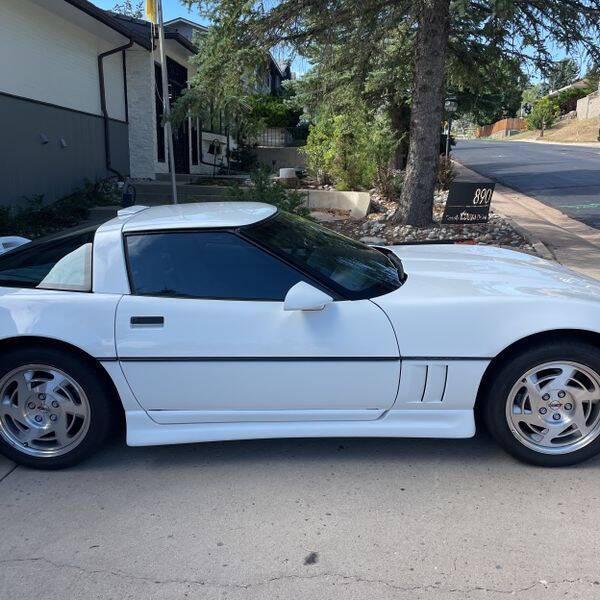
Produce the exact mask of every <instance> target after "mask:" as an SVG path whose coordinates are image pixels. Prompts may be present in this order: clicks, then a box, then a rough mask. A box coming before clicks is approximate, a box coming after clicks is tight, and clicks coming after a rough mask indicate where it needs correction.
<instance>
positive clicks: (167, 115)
mask: <svg viewBox="0 0 600 600" xmlns="http://www.w3.org/2000/svg"><path fill="white" fill-rule="evenodd" d="M156 9H157V10H156V12H157V13H158V15H157V16H158V51H159V53H160V65H161V69H160V71H161V75H162V89H163V92H162V99H163V116H164V119H165V134H166V138H167V153H168V155H169V171H170V173H171V201H172V202H173V204H177V179H176V177H175V154H174V152H173V146H174V144H173V129H172V127H171V102H170V100H169V75H168V73H167V57H166V54H165V26H164V21H163V9H162V0H156Z"/></svg>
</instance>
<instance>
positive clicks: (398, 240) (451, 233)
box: [313, 192, 536, 254]
mask: <svg viewBox="0 0 600 600" xmlns="http://www.w3.org/2000/svg"><path fill="white" fill-rule="evenodd" d="M447 197H448V192H438V193H437V194H436V197H435V203H434V210H433V213H434V214H433V218H434V223H433V224H432V225H431V226H430V227H425V228H418V227H412V226H410V225H394V224H393V223H391V222H390V217H391V216H392V215H393V214H394V212H395V210H396V208H397V206H398V205H397V204H396V203H395V202H389V201H385V200H383V199H381V198H379V197H378V196H377V195H375V194H371V212H370V213H369V214H368V215H367V216H366V217H365V218H364V219H348V218H344V217H345V215H343V214H335V213H334V212H333V211H328V212H326V213H313V214H314V216H315V217H316V218H317V219H319V220H322V221H324V222H325V223H326V224H327V226H328V227H330V228H331V229H334V230H335V231H339V232H340V233H343V234H344V235H347V236H349V237H352V238H354V239H357V240H361V241H362V242H364V243H366V244H382V245H383V244H385V245H394V244H405V243H410V242H422V241H428V242H435V241H440V240H449V241H469V242H474V243H476V244H484V245H491V246H505V247H509V248H514V249H519V250H523V251H525V252H530V253H531V254H536V252H535V249H534V248H533V246H532V245H531V244H530V243H529V242H528V241H527V240H526V239H525V238H524V237H523V236H522V235H520V234H519V233H518V232H517V231H515V229H513V227H512V226H511V225H510V223H509V222H508V221H507V220H506V219H504V218H502V217H501V216H499V215H497V214H495V213H493V212H491V213H490V219H489V221H488V222H487V223H481V224H473V225H442V224H441V219H442V213H443V211H444V204H445V202H446V198H447Z"/></svg>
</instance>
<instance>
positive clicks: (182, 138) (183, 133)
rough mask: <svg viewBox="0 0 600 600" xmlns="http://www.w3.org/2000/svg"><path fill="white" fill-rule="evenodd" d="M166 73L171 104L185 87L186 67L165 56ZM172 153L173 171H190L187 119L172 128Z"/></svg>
mask: <svg viewBox="0 0 600 600" xmlns="http://www.w3.org/2000/svg"><path fill="white" fill-rule="evenodd" d="M167 75H168V77H169V99H170V100H171V106H173V105H174V104H175V102H177V100H178V98H179V97H180V96H181V94H182V93H183V90H185V89H186V87H187V77H188V73H187V69H186V68H185V67H184V66H182V65H180V64H178V63H176V62H175V61H174V60H171V59H170V58H169V57H167ZM173 138H174V139H173V155H174V158H175V173H189V172H190V132H189V126H188V122H187V119H186V120H185V121H184V122H183V123H182V124H181V125H180V126H179V127H177V128H176V129H175V128H174V129H173Z"/></svg>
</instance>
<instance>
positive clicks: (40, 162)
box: [0, 0, 289, 205]
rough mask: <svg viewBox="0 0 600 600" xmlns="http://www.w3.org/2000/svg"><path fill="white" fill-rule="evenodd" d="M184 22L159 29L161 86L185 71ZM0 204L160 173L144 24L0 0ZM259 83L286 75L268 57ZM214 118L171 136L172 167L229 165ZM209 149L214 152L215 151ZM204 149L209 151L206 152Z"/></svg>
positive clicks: (157, 112)
mask: <svg viewBox="0 0 600 600" xmlns="http://www.w3.org/2000/svg"><path fill="white" fill-rule="evenodd" d="M203 31H206V28H204V27H203V26H201V25H199V24H197V23H194V22H192V21H190V20H188V19H174V20H172V21H169V22H168V23H167V24H166V27H165V37H166V43H165V46H166V54H167V71H168V78H169V93H170V95H171V99H172V100H173V99H175V98H177V97H178V96H179V94H181V93H182V91H183V89H185V87H186V86H187V81H188V79H189V77H190V75H191V74H192V67H191V66H190V65H189V59H190V57H191V56H192V55H194V54H195V52H196V47H195V46H194V42H193V40H194V39H195V38H194V36H195V35H196V33H199V34H202V32H203ZM0 57H1V58H0V125H1V129H0V203H1V204H3V205H6V204H11V203H14V202H16V201H17V200H18V199H19V198H21V197H24V196H33V195H37V194H43V195H44V196H45V197H46V198H47V199H55V198H59V197H61V196H63V195H65V194H68V193H69V192H71V191H72V190H73V189H75V188H77V187H79V186H80V185H81V184H82V183H83V182H84V180H86V179H87V180H98V179H103V178H106V177H110V176H117V177H126V176H130V177H132V178H142V179H155V178H156V177H157V176H160V175H161V174H164V173H168V161H167V156H166V154H167V152H166V139H165V132H164V127H163V126H162V121H161V119H162V103H161V98H162V89H161V88H162V85H161V70H160V69H161V66H160V64H159V57H158V50H157V47H156V40H155V39H154V38H153V37H152V29H151V26H150V23H148V22H147V21H143V20H141V19H132V18H130V17H125V16H122V15H116V14H114V13H111V12H109V11H104V10H102V9H100V8H98V7H97V6H95V5H94V4H92V3H91V2H89V1H88V0H2V1H1V2H0ZM268 71H269V73H268V77H267V80H266V81H265V89H270V90H271V91H273V92H276V91H277V89H278V87H280V86H281V81H282V80H283V79H285V78H288V77H289V70H288V71H287V72H286V70H285V69H282V68H281V67H279V65H277V63H276V62H275V61H274V60H273V59H272V57H270V66H269V70H268ZM225 133H226V132H225V129H224V124H223V123H222V122H221V123H219V119H218V115H217V116H216V118H215V119H213V123H212V124H210V125H209V124H206V123H200V122H199V121H198V120H197V119H188V120H187V122H185V123H184V124H183V125H182V126H181V127H179V130H178V131H177V132H176V136H175V137H176V140H175V144H174V158H175V167H176V172H177V173H179V174H195V173H203V172H212V169H213V164H214V162H217V164H219V163H220V162H225V161H226V152H225V148H227V146H228V144H229V146H232V145H233V144H234V141H233V140H232V139H231V138H230V137H229V136H226V135H225ZM215 148H216V150H215ZM210 151H213V152H212V153H211V152H210Z"/></svg>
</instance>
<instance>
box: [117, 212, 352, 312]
mask: <svg viewBox="0 0 600 600" xmlns="http://www.w3.org/2000/svg"><path fill="white" fill-rule="evenodd" d="M277 212H278V211H277ZM277 212H275V213H274V214H273V215H270V216H269V217H268V218H267V219H263V220H261V221H259V222H260V223H264V222H265V221H267V220H269V219H272V218H273V217H274V216H275V215H276V214H277ZM244 227H245V226H243V227H178V228H173V229H170V228H169V229H145V230H139V231H125V232H123V252H124V255H125V269H126V271H127V279H128V281H129V293H130V295H131V296H138V297H140V298H169V299H180V300H223V301H225V302H280V303H283V300H281V299H279V298H272V299H268V298H224V297H221V296H218V297H215V296H184V295H178V294H174V295H172V296H171V295H169V296H167V295H161V294H138V293H137V292H136V290H135V285H134V280H133V275H132V273H131V261H130V257H129V249H128V247H127V238H128V237H130V236H137V235H164V234H168V233H229V234H232V235H234V236H235V237H237V238H240V239H241V240H243V241H244V242H246V243H248V244H250V245H251V246H254V247H255V248H257V249H258V250H260V251H262V252H264V253H265V254H268V255H269V256H271V257H272V258H274V259H275V260H277V261H278V262H280V263H282V264H284V265H286V266H287V267H289V268H291V269H292V270H293V271H295V272H296V273H299V274H300V275H301V276H302V278H303V279H306V280H307V281H309V282H310V284H311V285H313V286H314V287H315V288H317V289H319V290H321V291H322V292H324V293H325V294H328V295H330V296H331V297H332V298H333V300H334V301H338V300H347V298H345V297H344V296H341V295H340V294H339V293H338V292H337V291H335V290H333V289H330V288H329V287H328V286H327V285H324V284H323V283H322V282H321V281H319V280H318V279H316V278H315V277H314V276H313V275H311V274H310V273H306V272H304V270H303V269H300V268H298V267H297V266H296V265H294V264H292V263H291V262H289V261H288V260H286V259H285V258H283V257H281V256H279V255H278V254H276V253H275V252H272V251H271V250H269V249H268V248H264V247H263V246H261V245H260V244H258V243H257V242H255V241H254V240H251V239H249V238H247V237H246V236H244V235H243V234H242V233H241V230H242V229H244Z"/></svg>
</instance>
